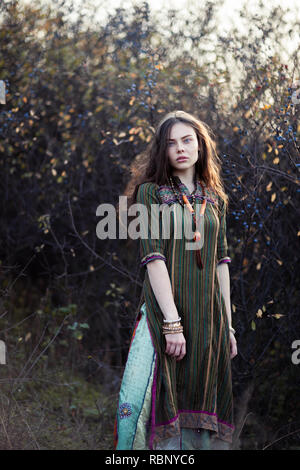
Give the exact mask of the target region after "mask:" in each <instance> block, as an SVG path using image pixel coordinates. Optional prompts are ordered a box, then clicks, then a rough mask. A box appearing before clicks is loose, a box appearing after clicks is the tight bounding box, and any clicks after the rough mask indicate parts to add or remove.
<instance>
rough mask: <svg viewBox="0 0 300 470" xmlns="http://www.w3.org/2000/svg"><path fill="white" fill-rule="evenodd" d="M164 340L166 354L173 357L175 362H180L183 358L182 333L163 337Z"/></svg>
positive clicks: (184, 350) (184, 351) (183, 340)
mask: <svg viewBox="0 0 300 470" xmlns="http://www.w3.org/2000/svg"><path fill="white" fill-rule="evenodd" d="M165 338H166V354H169V355H170V356H171V357H175V358H176V361H181V359H182V358H183V357H184V356H185V353H186V349H185V338H184V336H183V334H182V333H175V334H169V335H165Z"/></svg>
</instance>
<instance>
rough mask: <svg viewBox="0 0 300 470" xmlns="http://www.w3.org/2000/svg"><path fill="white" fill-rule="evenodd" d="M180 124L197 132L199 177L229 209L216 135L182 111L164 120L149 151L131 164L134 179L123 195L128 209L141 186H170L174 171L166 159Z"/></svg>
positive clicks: (131, 179)
mask: <svg viewBox="0 0 300 470" xmlns="http://www.w3.org/2000/svg"><path fill="white" fill-rule="evenodd" d="M177 122H183V123H185V124H187V125H189V126H191V127H192V128H193V129H194V130H195V132H196V135H197V139H198V143H199V158H198V160H197V162H196V163H195V173H196V177H197V178H198V179H201V180H202V181H204V182H205V183H206V185H207V187H208V188H210V189H212V190H213V191H215V193H217V194H218V195H219V196H220V197H221V199H223V201H224V203H225V208H226V209H227V207H228V196H227V195H226V193H225V191H224V187H223V183H222V180H221V176H220V173H221V160H220V157H219V156H218V154H217V150H216V143H215V139H214V134H213V132H212V130H211V128H210V127H209V126H208V125H207V124H206V123H205V122H203V121H201V120H200V119H197V118H196V117H195V116H193V115H192V114H189V113H186V112H185V111H180V110H179V111H172V112H170V113H168V114H166V115H165V116H164V117H163V118H162V119H161V121H160V122H159V124H158V126H157V128H156V131H155V133H154V136H153V138H152V141H151V142H150V144H149V146H148V148H147V149H146V150H145V151H144V152H143V153H141V154H139V155H138V156H137V157H136V158H135V160H134V161H133V163H132V164H131V166H130V172H131V178H130V180H129V182H128V184H127V186H126V188H125V191H124V194H123V195H124V196H127V197H128V207H130V205H131V204H133V203H135V202H136V195H137V192H138V188H139V186H140V185H141V184H142V183H146V182H152V183H156V184H158V185H164V184H169V182H168V179H169V177H170V176H171V175H172V167H171V165H170V164H169V159H168V158H167V141H168V139H169V136H170V132H171V128H172V126H173V125H174V124H176V123H177Z"/></svg>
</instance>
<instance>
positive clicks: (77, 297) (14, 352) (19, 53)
mask: <svg viewBox="0 0 300 470" xmlns="http://www.w3.org/2000/svg"><path fill="white" fill-rule="evenodd" d="M222 3H223V2H222V1H219V2H206V3H205V4H203V8H202V9H201V11H200V10H199V9H196V8H195V9H191V10H190V14H188V15H187V17H186V19H185V18H184V19H183V16H182V15H180V14H178V12H176V11H175V10H168V11H166V12H164V15H161V16H160V18H158V19H157V18H155V17H154V16H153V14H152V13H151V11H150V8H149V5H148V4H147V3H146V2H144V3H137V4H133V5H132V8H131V9H130V12H129V10H128V9H125V8H119V9H117V10H116V11H115V13H114V14H111V15H109V16H108V18H107V21H106V22H105V24H101V25H100V24H96V23H95V21H93V22H87V21H86V17H85V16H84V14H83V13H82V14H80V13H79V16H78V17H77V19H76V20H74V21H73V22H71V21H69V20H68V13H71V12H74V11H75V10H76V5H73V4H72V2H71V4H68V5H69V6H67V5H66V2H64V1H58V0H57V1H54V0H53V1H52V2H51V4H50V5H49V6H46V4H45V5H43V6H41V5H40V3H39V2H37V3H33V4H32V5H31V6H24V5H23V3H22V2H21V1H18V0H11V1H3V2H1V5H0V14H1V30H0V44H1V47H0V80H3V81H4V82H5V85H6V103H5V104H1V105H0V107H1V109H0V133H1V140H0V171H1V180H0V195H1V197H0V204H1V208H0V239H1V246H0V267H1V270H0V289H1V290H0V338H1V340H3V341H5V344H6V351H7V355H6V356H7V357H6V362H7V363H6V365H1V366H0V374H1V392H0V394H1V406H0V415H1V420H0V446H1V448H3V449H6V448H8V449H16V448H21V449H23V448H37V449H40V448H45V449H46V448H47V449H54V448H106V449H109V448H112V429H113V421H114V413H115V409H116V400H117V393H118V386H119V382H120V378H121V375H122V370H123V367H124V364H125V360H126V357H127V351H128V346H129V341H130V334H131V329H132V326H133V321H134V315H135V311H136V307H137V305H138V301H139V296H140V292H141V287H142V282H143V275H144V272H143V270H142V269H140V267H139V253H138V242H137V241H136V242H133V241H130V240H119V239H115V240H110V239H107V240H99V239H98V238H97V236H96V226H97V223H98V222H99V217H97V216H96V209H97V207H98V206H99V205H100V204H102V203H112V204H114V205H115V207H116V206H117V204H118V201H119V196H120V195H121V194H122V193H123V191H124V189H125V187H126V184H127V182H128V180H129V177H130V170H129V169H130V165H132V163H133V162H134V160H135V158H136V157H137V156H138V155H139V154H140V153H141V152H142V151H143V150H145V148H146V146H147V145H148V143H149V141H150V139H151V135H152V132H153V127H154V126H155V124H156V123H157V122H158V120H159V119H160V117H161V116H162V115H163V114H164V113H166V112H168V111H171V110H174V109H184V110H186V111H188V112H191V113H193V114H195V115H197V116H198V117H199V118H200V119H203V120H204V121H205V122H207V123H208V125H210V126H211V128H212V129H213V131H214V132H215V136H216V141H217V144H218V152H219V155H220V157H221V159H222V168H223V174H222V176H223V179H224V183H225V188H226V192H227V193H228V195H229V199H230V205H229V213H228V216H227V238H228V243H229V251H230V256H231V258H232V263H231V265H230V276H231V300H232V312H233V325H234V327H235V328H236V330H237V340H238V348H239V354H238V356H237V357H236V358H235V359H234V361H233V363H232V367H233V379H234V393H235V405H236V427H237V431H236V435H235V442H234V446H235V448H236V449H262V448H264V449H299V434H300V431H299V429H300V419H299V401H298V400H297V396H298V391H299V365H297V364H296V363H295V361H292V353H293V352H294V349H293V346H292V344H293V342H294V341H296V340H300V328H299V326H300V325H299V280H300V279H299V236H300V228H299V191H300V189H299V165H300V158H299V134H300V123H299V109H300V107H299V103H300V101H299V98H298V95H297V93H299V89H298V90H297V86H298V88H299V81H298V82H297V80H299V79H300V77H299V56H298V55H297V50H299V28H300V26H299V22H297V18H296V17H295V19H294V23H293V24H291V23H290V20H289V22H287V21H286V20H285V17H284V14H283V13H284V12H283V10H281V9H280V8H279V9H278V8H274V9H273V10H271V11H270V13H268V14H266V13H265V12H264V10H263V5H262V4H261V3H259V4H258V6H257V13H256V14H255V15H254V14H251V13H249V11H248V10H247V9H245V8H243V10H242V11H241V12H240V17H241V19H243V20H245V21H246V24H247V25H248V28H247V30H245V31H244V32H243V30H239V29H238V28H234V29H232V30H231V31H228V34H227V35H224V33H222V34H220V33H218V32H217V31H218V30H217V26H218V25H217V24H216V19H215V18H216V12H217V10H218V7H220V6H221V5H222ZM94 14H95V11H92V15H93V17H94ZM249 25H251V27H250V26H249ZM295 38H296V39H295ZM287 41H289V42H290V44H292V43H293V41H294V46H295V47H294V50H295V52H288V54H289V55H288V60H287V59H285V60H284V59H283V58H282V57H283V56H282V53H283V50H284V45H285V43H286V42H287ZM297 41H298V42H297Z"/></svg>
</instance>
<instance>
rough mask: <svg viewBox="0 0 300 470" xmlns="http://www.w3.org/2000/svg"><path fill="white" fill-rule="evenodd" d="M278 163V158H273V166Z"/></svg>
mask: <svg viewBox="0 0 300 470" xmlns="http://www.w3.org/2000/svg"><path fill="white" fill-rule="evenodd" d="M279 161H280V160H279V158H278V157H276V158H274V160H273V163H274V165H278V163H279Z"/></svg>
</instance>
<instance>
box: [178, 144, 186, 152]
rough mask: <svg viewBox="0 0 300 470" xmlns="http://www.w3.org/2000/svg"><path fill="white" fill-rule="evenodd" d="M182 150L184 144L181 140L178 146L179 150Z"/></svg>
mask: <svg viewBox="0 0 300 470" xmlns="http://www.w3.org/2000/svg"><path fill="white" fill-rule="evenodd" d="M182 150H184V145H183V143H182V142H179V144H178V146H177V152H179V153H180V152H181V151H182Z"/></svg>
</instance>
